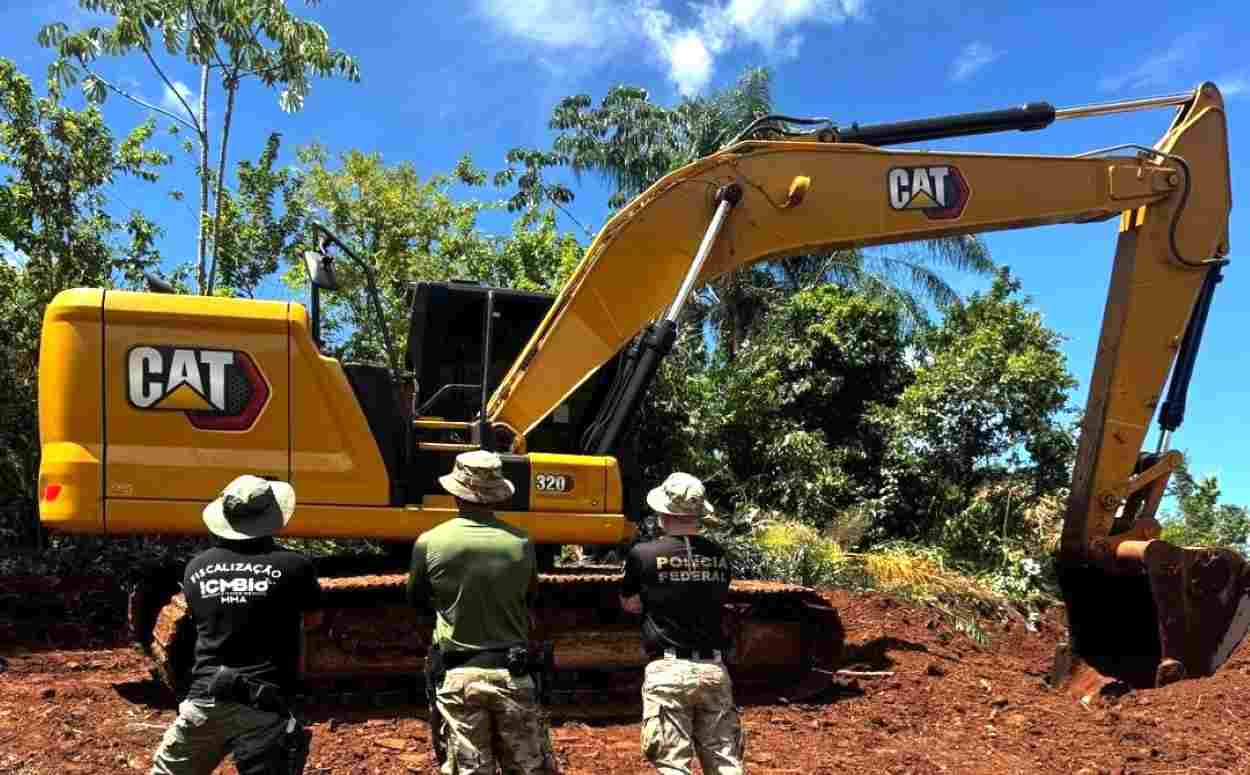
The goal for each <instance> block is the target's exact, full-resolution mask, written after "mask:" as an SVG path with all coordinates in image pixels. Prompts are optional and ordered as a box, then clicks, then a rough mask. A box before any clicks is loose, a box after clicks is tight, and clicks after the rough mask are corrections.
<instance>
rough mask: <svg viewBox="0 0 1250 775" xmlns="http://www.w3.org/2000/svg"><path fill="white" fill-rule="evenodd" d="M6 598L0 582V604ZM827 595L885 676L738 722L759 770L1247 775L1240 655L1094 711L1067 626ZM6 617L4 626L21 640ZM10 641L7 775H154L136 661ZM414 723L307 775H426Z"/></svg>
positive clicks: (317, 734)
mask: <svg viewBox="0 0 1250 775" xmlns="http://www.w3.org/2000/svg"><path fill="white" fill-rule="evenodd" d="M97 591H98V590H97ZM12 592H13V589H12V588H11V587H10V585H9V580H0V596H2V595H5V594H10V593H12ZM826 597H827V598H828V600H829V602H830V603H831V604H832V605H834V606H836V607H837V608H838V609H839V612H840V613H841V616H842V620H843V622H844V623H845V625H846V629H847V634H848V653H847V659H846V662H845V664H844V665H843V668H844V669H846V670H851V671H855V672H859V673H879V674H881V675H875V676H868V675H864V676H860V677H846V676H843V677H842V678H840V679H839V682H838V685H837V686H836V688H835V689H834V690H833V691H831V692H829V693H828V694H827V696H824V697H821V698H820V702H819V703H814V704H801V705H800V704H791V705H785V704H779V705H765V706H749V707H746V708H744V710H743V718H744V720H745V725H746V734H747V752H748V753H747V757H748V768H749V769H750V771H752V772H793V773H799V772H803V773H808V772H830V773H832V772H846V773H898V774H900V775H901V774H902V773H912V774H914V775H921V774H927V773H996V774H997V773H1017V772H1020V773H1026V772H1027V773H1033V772H1037V773H1084V775H1092V774H1093V773H1107V774H1110V773H1116V774H1117V775H1119V774H1120V773H1142V774H1143V775H1145V774H1146V773H1158V774H1160V775H1162V773H1242V772H1247V771H1250V729H1247V726H1246V724H1245V723H1244V719H1245V718H1246V713H1245V711H1244V710H1243V707H1244V704H1245V701H1244V698H1245V697H1246V696H1248V695H1250V644H1246V645H1243V646H1242V648H1241V649H1240V651H1239V652H1238V653H1237V654H1235V655H1234V657H1233V658H1232V659H1231V660H1230V661H1229V663H1228V664H1227V665H1226V666H1225V667H1224V668H1223V669H1222V670H1221V671H1220V672H1219V673H1218V674H1217V675H1216V676H1214V677H1212V678H1208V679H1203V680H1196V681H1184V682H1181V683H1178V684H1174V685H1172V686H1169V687H1167V688H1165V689H1160V690H1155V691H1145V692H1131V693H1129V694H1127V695H1125V696H1123V697H1120V698H1118V699H1114V700H1110V701H1108V702H1106V703H1095V704H1093V705H1091V706H1088V707H1087V706H1084V705H1082V704H1081V703H1079V702H1077V701H1076V700H1075V699H1073V698H1072V697H1071V696H1069V695H1067V694H1064V693H1060V692H1055V691H1053V690H1051V689H1050V688H1049V687H1048V686H1046V684H1045V682H1044V677H1045V675H1046V673H1047V671H1048V669H1049V667H1050V659H1051V656H1052V654H1053V651H1054V647H1055V645H1056V644H1057V643H1058V642H1059V641H1060V640H1062V639H1063V636H1064V627H1063V619H1062V612H1061V611H1059V610H1055V611H1053V612H1052V613H1051V614H1050V615H1049V616H1048V617H1046V618H1045V619H1044V620H1043V621H1042V622H1041V624H1040V625H1039V628H1038V631H1037V632H1030V631H1028V630H1027V629H1026V628H1025V626H1024V625H1023V624H1022V623H1019V624H1012V625H1010V626H1002V625H994V626H993V628H992V629H991V631H990V636H991V642H990V644H989V645H988V646H987V647H984V648H983V647H980V646H978V645H977V644H976V643H974V642H973V641H972V640H970V639H968V638H967V637H965V636H963V635H961V634H959V633H957V632H954V631H953V630H952V629H951V628H950V627H949V626H947V625H946V624H945V623H944V622H943V621H942V620H941V619H940V618H939V617H938V616H937V615H936V613H935V612H934V611H932V610H931V609H927V608H924V607H916V606H910V605H905V604H900V603H898V602H896V601H894V600H892V599H889V598H886V597H883V596H880V595H875V594H866V595H860V594H851V593H844V592H831V593H828V594H827V595H826ZM6 610H7V609H6ZM23 610H26V609H23ZM67 610H78V611H83V610H84V609H83V608H82V607H81V606H79V607H78V608H72V609H67ZM4 616H5V615H4V613H3V612H0V628H2V627H6V626H7V627H10V628H16V629H19V630H21V629H24V628H25V622H24V621H17V622H15V621H11V620H7V619H5V618H4ZM985 626H986V627H991V625H988V624H987V625H985ZM88 630H89V631H91V628H90V627H89V628H88ZM0 631H4V632H12V630H11V629H10V630H0ZM104 631H105V632H108V631H111V630H110V628H107V627H106V628H104ZM6 643H7V645H0V654H3V655H4V660H5V661H4V662H3V663H0V665H2V666H3V672H0V773H6V774H7V773H13V774H14V775H17V774H18V773H20V774H21V775H37V774H42V773H47V774H48V775H62V774H63V773H78V772H82V773H94V772H125V771H131V770H133V771H136V772H143V771H146V769H147V767H148V766H149V764H150V761H151V753H152V751H153V750H154V749H155V747H156V744H157V742H158V741H159V739H160V735H161V731H162V730H163V729H164V727H165V725H166V724H168V723H169V721H170V720H171V719H172V718H173V715H174V707H175V703H174V699H173V698H172V697H170V696H169V695H167V694H166V693H164V692H163V691H162V690H161V689H160V687H159V686H158V685H157V684H156V683H155V682H153V681H152V680H151V679H150V676H149V669H150V663H149V662H148V660H147V659H146V658H145V657H143V656H142V655H141V654H139V653H138V652H137V651H135V650H134V649H132V648H128V647H116V646H114V647H111V648H101V649H95V650H47V649H46V648H45V649H44V650H37V651H29V650H26V649H24V648H23V647H21V646H17V647H14V646H13V645H12V643H11V642H6V641H0V644H6ZM421 715H423V711H422V710H421V709H420V708H416V707H396V708H386V709H384V710H382V709H369V708H356V709H343V708H310V709H308V716H309V718H310V720H311V722H312V729H313V733H314V737H313V747H312V753H311V756H310V759H309V765H308V769H307V772H309V773H310V775H312V774H318V775H321V774H325V773H375V772H376V773H383V772H387V773H390V772H405V771H408V772H430V773H432V772H434V771H435V770H434V769H433V767H432V766H431V760H430V756H429V739H428V734H427V731H426V726H425V723H424V721H422V720H420V716H421ZM638 736H639V729H638V724H636V723H603V724H585V723H565V724H560V725H558V726H556V727H555V728H554V729H553V738H554V743H555V748H556V752H557V755H558V756H559V758H560V761H561V764H562V765H563V771H564V772H565V773H572V774H574V775H591V773H593V774H594V775H604V773H618V772H620V773H634V772H638V773H643V772H651V771H652V770H650V768H649V767H648V766H647V764H646V762H645V761H643V759H642V758H641V756H640V755H639V749H638ZM221 771H222V772H227V773H233V772H234V769H233V767H230V766H229V765H227V766H226V767H223V768H222V770H221Z"/></svg>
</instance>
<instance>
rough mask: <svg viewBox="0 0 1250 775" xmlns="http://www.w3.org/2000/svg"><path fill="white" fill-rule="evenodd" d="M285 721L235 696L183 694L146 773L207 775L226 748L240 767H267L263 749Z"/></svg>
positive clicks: (260, 769)
mask: <svg viewBox="0 0 1250 775" xmlns="http://www.w3.org/2000/svg"><path fill="white" fill-rule="evenodd" d="M287 721H288V719H287V718H286V717H284V716H279V715H278V714H277V713H268V712H266V711H263V710H257V709H255V708H250V707H248V706H246V705H240V704H238V703H236V702H225V701H222V700H209V699H198V698H197V699H188V700H183V701H182V702H181V703H180V704H179V705H178V718H176V719H174V723H172V724H170V725H169V728H168V729H166V730H165V735H164V736H163V737H162V738H161V745H160V747H159V748H157V749H156V756H155V757H154V760H153V763H152V769H151V771H150V775H210V773H212V771H213V770H214V769H216V768H217V765H218V764H221V762H222V760H223V759H225V758H226V754H227V753H230V754H233V755H234V763H235V766H236V767H237V768H238V770H239V772H240V773H244V774H245V775H246V773H249V772H252V773H264V772H268V764H267V759H266V757H265V752H266V751H267V750H268V748H269V747H270V746H271V745H274V743H275V741H276V740H277V739H278V738H280V737H281V736H282V733H283V731H284V729H285V728H286V723H287Z"/></svg>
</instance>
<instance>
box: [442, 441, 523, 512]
mask: <svg viewBox="0 0 1250 775" xmlns="http://www.w3.org/2000/svg"><path fill="white" fill-rule="evenodd" d="M438 482H439V484H441V485H443V489H445V490H447V492H449V493H451V494H452V495H455V496H456V497H457V498H461V499H463V500H466V501H471V502H473V503H499V502H501V501H506V500H508V499H509V498H511V497H512V495H513V493H515V492H516V487H514V486H513V485H512V482H509V481H508V480H507V479H505V478H504V476H503V461H502V460H500V459H499V456H498V455H496V454H495V453H494V452H487V451H486V450H484V449H478V450H474V451H473V452H461V453H460V454H459V455H456V464H455V466H454V467H453V468H452V469H451V473H450V474H444V475H443V476H440V477H439V478H438Z"/></svg>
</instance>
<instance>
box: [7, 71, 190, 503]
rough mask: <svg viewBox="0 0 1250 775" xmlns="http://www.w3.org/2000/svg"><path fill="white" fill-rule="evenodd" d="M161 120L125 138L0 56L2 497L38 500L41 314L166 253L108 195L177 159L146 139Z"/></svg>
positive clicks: (136, 216)
mask: <svg viewBox="0 0 1250 775" xmlns="http://www.w3.org/2000/svg"><path fill="white" fill-rule="evenodd" d="M153 130H154V122H152V121H148V122H146V123H144V124H142V125H140V126H139V127H137V128H136V129H135V130H134V131H132V132H131V133H130V134H129V135H128V136H127V137H126V138H125V139H123V140H122V141H121V142H120V143H117V142H115V140H114V138H113V135H112V133H111V132H110V131H109V129H108V127H106V126H105V124H104V121H103V119H102V118H101V116H100V113H99V111H98V110H96V109H95V108H88V109H86V110H81V111H75V110H71V109H69V108H65V107H62V106H61V105H59V104H58V103H57V101H56V100H55V99H54V98H53V97H45V98H37V97H36V96H35V94H34V92H33V90H32V88H31V84H30V80H29V79H27V78H26V77H25V76H23V75H22V74H21V73H19V72H18V70H17V68H16V67H15V66H14V65H13V63H12V62H10V61H8V60H6V59H0V170H3V172H4V178H3V180H2V181H0V246H3V247H4V249H5V254H4V255H2V256H0V364H3V365H2V367H0V396H4V399H3V400H2V401H0V495H10V496H11V495H20V496H22V497H23V498H25V499H26V501H27V502H28V503H29V504H30V507H31V508H32V509H33V505H34V503H35V502H36V497H35V495H36V492H35V488H36V479H37V475H38V470H39V432H38V427H37V422H38V411H37V407H36V392H37V379H38V369H39V330H40V326H41V324H42V322H43V312H44V309H45V308H46V307H47V305H48V303H49V302H50V301H51V300H52V298H53V296H55V295H56V294H57V293H58V292H59V291H61V290H64V289H66V288H72V287H75V286H102V285H104V286H107V285H110V284H112V283H113V282H114V281H115V280H121V281H129V282H131V283H137V282H139V281H140V278H141V272H142V271H143V270H145V269H147V268H149V267H154V266H156V265H157V264H158V263H159V256H158V255H157V252H156V250H155V249H154V248H153V240H154V238H155V237H156V236H157V234H158V229H157V227H156V226H155V225H154V224H153V223H151V222H150V221H148V220H147V219H146V218H144V217H143V216H142V215H141V214H140V213H138V212H133V213H131V214H130V216H129V217H128V218H127V219H126V221H125V222H124V223H121V222H118V221H117V220H116V219H115V218H114V217H113V216H112V215H110V213H109V211H108V208H107V204H108V195H107V193H106V192H107V189H108V186H109V185H110V184H111V183H112V182H113V180H114V179H115V178H117V177H118V176H121V175H128V176H134V177H137V178H139V179H142V180H148V181H151V180H155V179H156V176H157V169H158V168H159V167H160V166H161V165H163V164H165V163H167V162H168V157H167V156H165V155H164V154H161V153H159V152H157V151H153V150H150V149H148V148H147V147H146V146H145V143H146V142H147V140H148V139H149V138H150V137H151V135H152V132H153Z"/></svg>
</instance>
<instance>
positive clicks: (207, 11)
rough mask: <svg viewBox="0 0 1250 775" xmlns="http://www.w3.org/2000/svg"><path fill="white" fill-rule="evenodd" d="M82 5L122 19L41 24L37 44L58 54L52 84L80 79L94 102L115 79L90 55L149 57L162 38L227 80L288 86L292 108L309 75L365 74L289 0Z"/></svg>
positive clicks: (139, 0)
mask: <svg viewBox="0 0 1250 775" xmlns="http://www.w3.org/2000/svg"><path fill="white" fill-rule="evenodd" d="M309 4H310V5H311V4H312V3H309ZM78 5H79V6H80V7H82V8H84V9H86V10H88V11H93V12H95V13H100V14H109V15H111V16H114V17H115V18H116V22H115V23H114V24H113V26H112V27H89V28H87V29H85V30H81V31H78V32H73V33H71V32H70V30H69V27H68V26H67V25H66V24H64V23H63V22H56V23H54V24H49V25H46V26H44V27H43V28H42V29H41V30H40V31H39V43H40V45H43V46H46V47H50V48H54V49H56V51H57V54H58V58H57V60H56V61H55V62H54V63H53V64H52V65H50V66H49V68H48V80H49V87H50V88H52V89H54V90H60V89H64V88H65V87H68V86H72V85H74V84H75V83H78V82H79V81H82V82H83V90H84V92H85V93H86V94H87V95H88V97H90V98H91V99H93V100H95V101H102V100H103V99H104V97H105V95H106V94H107V91H106V90H107V89H108V88H109V86H110V85H109V84H108V83H106V82H104V81H103V79H102V78H101V77H100V76H99V75H97V74H95V73H93V72H92V70H91V67H90V66H91V63H92V62H94V61H95V60H96V59H97V58H98V57H100V56H102V55H106V56H121V55H125V54H128V53H130V52H131V51H134V50H136V49H138V50H140V51H142V52H143V53H144V55H145V56H146V57H147V58H148V59H149V60H151V59H152V53H153V51H155V50H157V46H158V45H159V46H160V47H162V48H164V50H165V53H166V54H169V55H170V56H183V57H185V58H186V60H187V61H188V62H190V63H192V64H195V65H207V66H210V67H216V68H219V69H220V70H221V75H222V77H223V79H224V80H230V79H236V80H237V79H241V78H245V77H248V76H252V77H255V78H257V79H258V80H260V81H261V83H263V84H265V85H266V86H270V87H272V86H281V87H283V88H282V91H281V92H280V93H279V96H278V104H279V105H280V106H281V107H282V109H283V110H285V111H288V112H290V111H296V110H299V109H300V108H301V107H303V104H304V98H305V97H306V96H307V95H308V90H309V84H308V77H309V75H318V76H331V75H338V76H342V77H345V78H347V79H349V80H352V81H356V80H359V78H360V71H359V67H358V66H357V64H356V61H355V60H354V59H353V58H352V57H350V56H348V55H347V54H345V53H344V52H342V51H339V50H337V49H332V48H330V37H329V35H328V34H327V33H326V31H325V29H324V28H323V27H322V26H321V25H319V24H317V23H315V22H311V21H308V20H307V19H301V18H299V17H297V16H294V15H293V14H291V12H290V11H289V10H287V7H286V2H285V0H234V2H229V3H223V2H214V0H193V1H192V2H187V0H78ZM154 39H156V40H155V41H154ZM267 44H268V45H267ZM187 112H188V113H191V112H192V111H191V110H190V109H189V108H188V110H187Z"/></svg>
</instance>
